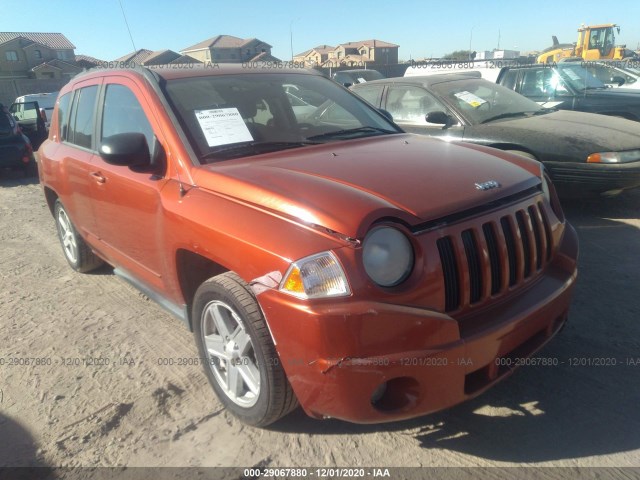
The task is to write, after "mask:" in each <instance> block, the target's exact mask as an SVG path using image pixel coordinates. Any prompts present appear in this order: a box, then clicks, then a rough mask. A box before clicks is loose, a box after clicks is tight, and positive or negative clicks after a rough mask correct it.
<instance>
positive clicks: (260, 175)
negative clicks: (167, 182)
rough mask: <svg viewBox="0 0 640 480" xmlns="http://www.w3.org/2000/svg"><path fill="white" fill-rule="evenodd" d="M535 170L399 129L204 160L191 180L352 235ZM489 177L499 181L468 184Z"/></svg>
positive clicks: (472, 201)
mask: <svg viewBox="0 0 640 480" xmlns="http://www.w3.org/2000/svg"><path fill="white" fill-rule="evenodd" d="M494 153H495V155H499V156H500V157H501V158H499V157H498V156H495V155H494ZM539 168H540V167H539V164H537V162H533V161H530V160H527V159H523V158H521V157H519V156H514V155H509V154H506V153H504V152H499V151H498V150H493V149H489V148H486V147H479V146H475V145H471V144H451V143H447V142H444V141H442V140H438V139H430V138H427V137H422V136H418V135H410V134H398V135H385V136H381V137H373V138H371V137H370V138H366V139H358V140H350V141H342V142H333V143H330V144H323V145H317V146H308V147H301V148H296V149H290V150H284V151H279V152H274V153H269V154H262V155H256V156H252V157H245V158H242V159H234V160H227V161H222V162H219V163H215V164H209V165H203V166H202V167H198V168H196V169H195V172H194V181H195V183H196V185H197V186H198V187H199V188H203V189H206V190H210V191H212V192H215V193H218V194H221V195H225V196H228V197H231V198H234V199H236V200H238V201H243V202H248V203H250V204H253V205H254V206H257V207H259V208H265V209H268V210H270V211H272V212H276V213H278V214H282V215H284V216H287V217H292V218H294V219H296V220H298V221H302V222H304V223H307V224H315V225H320V226H322V227H326V228H329V229H331V230H334V231H336V232H339V233H341V234H344V235H347V236H350V237H355V238H358V237H361V236H362V235H364V233H366V230H367V228H368V227H369V225H370V224H371V222H374V221H375V220H377V219H379V218H382V217H395V218H399V219H401V220H403V221H405V222H407V223H409V224H417V223H422V222H424V221H428V220H433V219H437V218H441V217H443V216H445V215H449V214H452V213H456V212H459V211H462V210H466V209H468V208H471V207H474V206H477V205H482V204H484V203H487V202H491V201H493V200H496V199H498V198H502V197H505V196H508V195H511V194H514V193H517V192H519V191H521V190H524V189H527V188H530V187H532V186H535V185H537V184H538V183H539V182H540V180H539V178H538V177H537V174H538V173H539ZM490 180H494V181H496V182H498V183H499V184H500V187H499V188H494V189H490V190H479V189H478V188H476V186H475V184H476V183H482V182H488V181H490Z"/></svg>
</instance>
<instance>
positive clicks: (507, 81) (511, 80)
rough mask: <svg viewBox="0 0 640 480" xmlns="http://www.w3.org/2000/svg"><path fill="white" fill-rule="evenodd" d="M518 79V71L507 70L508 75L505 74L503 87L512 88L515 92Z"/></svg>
mask: <svg viewBox="0 0 640 480" xmlns="http://www.w3.org/2000/svg"><path fill="white" fill-rule="evenodd" d="M517 78H518V71H517V70H507V73H505V75H504V79H503V80H502V86H503V87H507V88H510V89H511V90H515V89H516V79H517Z"/></svg>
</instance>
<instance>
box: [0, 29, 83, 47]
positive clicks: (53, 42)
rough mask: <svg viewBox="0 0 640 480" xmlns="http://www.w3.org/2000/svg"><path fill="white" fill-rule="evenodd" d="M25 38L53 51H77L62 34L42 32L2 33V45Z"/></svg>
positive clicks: (0, 36)
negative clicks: (15, 39)
mask: <svg viewBox="0 0 640 480" xmlns="http://www.w3.org/2000/svg"><path fill="white" fill-rule="evenodd" d="M18 37H23V38H26V39H28V40H31V41H32V42H36V43H41V44H42V45H46V46H48V47H49V48H53V49H75V48H76V47H75V45H74V44H73V43H71V42H70V41H69V39H68V38H67V37H65V36H64V35H63V34H62V33H40V32H0V43H5V42H8V41H10V40H13V39H14V38H18Z"/></svg>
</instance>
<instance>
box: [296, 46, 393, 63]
mask: <svg viewBox="0 0 640 480" xmlns="http://www.w3.org/2000/svg"><path fill="white" fill-rule="evenodd" d="M398 48H400V47H399V45H396V44H395V43H389V42H383V41H382V40H375V39H373V40H362V41H359V42H348V43H341V44H340V45H338V46H337V47H331V46H329V45H320V46H318V47H315V48H312V49H310V50H307V51H306V52H302V53H300V54H298V55H295V56H294V57H293V60H294V61H295V62H301V63H304V64H305V66H307V67H315V66H320V67H356V66H359V67H364V66H370V67H375V66H381V65H393V64H396V63H398Z"/></svg>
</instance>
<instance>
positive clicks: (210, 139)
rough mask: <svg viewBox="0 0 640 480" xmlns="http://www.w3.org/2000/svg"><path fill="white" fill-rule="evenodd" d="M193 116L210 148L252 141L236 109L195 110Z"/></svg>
mask: <svg viewBox="0 0 640 480" xmlns="http://www.w3.org/2000/svg"><path fill="white" fill-rule="evenodd" d="M195 114H196V118H197V119H198V123H199V124H200V128H201V129H202V133H204V137H205V138H206V139H207V144H208V145H209V146H210V147H217V146H219V145H228V144H230V143H239V142H250V141H252V140H253V137H252V136H251V132H249V129H248V128H247V126H246V125H245V123H244V120H242V116H241V115H240V112H238V109H237V108H216V109H214V110H196V111H195Z"/></svg>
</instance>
